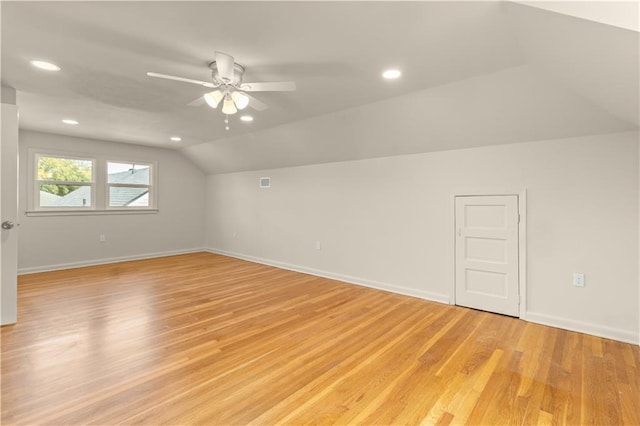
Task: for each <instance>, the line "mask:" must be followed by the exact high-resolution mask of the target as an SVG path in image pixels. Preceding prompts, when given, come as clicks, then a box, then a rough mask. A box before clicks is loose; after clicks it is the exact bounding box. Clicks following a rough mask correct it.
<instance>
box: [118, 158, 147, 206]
mask: <svg viewBox="0 0 640 426" xmlns="http://www.w3.org/2000/svg"><path fill="white" fill-rule="evenodd" d="M107 186H108V191H107V194H108V198H109V203H108V206H109V207H138V208H139V207H149V205H150V203H149V196H150V189H151V164H136V163H123V162H116V161H108V162H107Z"/></svg>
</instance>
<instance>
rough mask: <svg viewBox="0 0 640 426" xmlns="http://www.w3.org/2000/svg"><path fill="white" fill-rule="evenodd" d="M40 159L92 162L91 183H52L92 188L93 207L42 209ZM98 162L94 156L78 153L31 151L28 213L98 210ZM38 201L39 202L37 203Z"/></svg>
mask: <svg viewBox="0 0 640 426" xmlns="http://www.w3.org/2000/svg"><path fill="white" fill-rule="evenodd" d="M40 157H53V158H68V159H72V160H85V161H91V163H92V166H91V182H64V181H52V182H56V183H58V184H63V185H64V184H73V185H78V186H90V187H91V205H90V206H88V207H46V206H45V207H41V206H40V201H39V200H40V180H38V159H39V158H40ZM97 167H98V160H97V159H96V158H95V156H93V155H83V154H78V153H77V152H76V153H67V152H62V151H52V150H45V149H33V148H31V149H29V170H28V171H29V180H28V185H29V188H31V191H30V192H31V193H30V194H29V197H28V203H27V207H28V211H37V212H62V211H67V212H68V211H92V210H96V188H97V179H96V177H97V171H96V169H97ZM36 199H37V200H38V201H36Z"/></svg>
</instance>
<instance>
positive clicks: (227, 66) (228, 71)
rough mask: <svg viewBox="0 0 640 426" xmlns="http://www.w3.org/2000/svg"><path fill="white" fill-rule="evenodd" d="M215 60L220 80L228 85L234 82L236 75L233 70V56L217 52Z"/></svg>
mask: <svg viewBox="0 0 640 426" xmlns="http://www.w3.org/2000/svg"><path fill="white" fill-rule="evenodd" d="M215 58H216V67H217V68H218V74H219V75H220V78H222V79H223V80H224V81H226V82H227V83H230V82H232V81H233V77H234V73H235V72H234V70H233V56H231V55H227V54H226V53H222V52H216V56H215Z"/></svg>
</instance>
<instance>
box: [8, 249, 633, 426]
mask: <svg viewBox="0 0 640 426" xmlns="http://www.w3.org/2000/svg"><path fill="white" fill-rule="evenodd" d="M639 365H640V349H639V348H638V347H637V346H634V345H630V344H625V343H620V342H616V341H612V340H607V339H601V338H597V337H592V336H588V335H583V334H579V333H573V332H569V331H563V330H558V329H554V328H550V327H544V326H540V325H536V324H530V323H527V322H525V321H521V320H518V319H514V318H508V317H503V316H499V315H494V314H490V313H485V312H479V311H474V310H470V309H465V308H460V307H454V306H447V305H442V304H438V303H431V302H427V301H423V300H419V299H414V298H411V297H405V296H401V295H396V294H392V293H386V292H382V291H378V290H374V289H369V288H365V287H359V286H355V285H349V284H344V283H340V282H337V281H332V280H328V279H323V278H318V277H313V276H309V275H304V274H299V273H295V272H290V271H284V270H280V269H276V268H271V267H267V266H263V265H258V264H253V263H249V262H244V261H240V260H237V259H232V258H228V257H224V256H219V255H214V254H210V253H197V254H191V255H183V256H173V257H165V258H159V259H151V260H143V261H135V262H126V263H119V264H111V265H103V266H95V267H88V268H80V269H74V270H66V271H58V272H48V273H42V274H31V275H24V276H21V277H20V280H19V322H18V324H17V325H14V326H6V327H3V328H2V424H3V425H9V424H55V425H58V424H82V425H85V424H153V425H156V424H207V425H215V424H219V425H223V424H224V425H226V424H264V425H271V424H309V423H313V424H345V425H346V424H441V425H444V424H477V425H480V424H482V425H494V424H510V425H515V424H518V425H520V424H575V425H586V424H597V425H609V424H626V425H637V424H640V415H639V412H640V391H639V381H640V379H639Z"/></svg>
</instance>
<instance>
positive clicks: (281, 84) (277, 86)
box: [240, 81, 296, 92]
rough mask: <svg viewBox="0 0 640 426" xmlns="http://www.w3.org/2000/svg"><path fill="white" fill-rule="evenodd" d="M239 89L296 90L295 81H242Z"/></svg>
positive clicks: (257, 90)
mask: <svg viewBox="0 0 640 426" xmlns="http://www.w3.org/2000/svg"><path fill="white" fill-rule="evenodd" d="M240 90H244V91H245V92H291V91H293V90H296V83H295V82H293V81H270V82H263V83H242V84H241V85H240Z"/></svg>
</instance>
